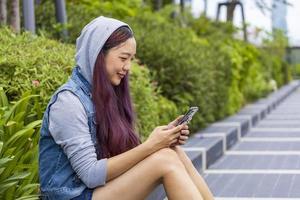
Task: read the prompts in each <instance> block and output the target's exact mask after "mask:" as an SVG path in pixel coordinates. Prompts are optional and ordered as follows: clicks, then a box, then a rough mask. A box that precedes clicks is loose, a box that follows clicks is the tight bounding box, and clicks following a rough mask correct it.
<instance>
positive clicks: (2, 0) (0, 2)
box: [0, 0, 7, 26]
mask: <svg viewBox="0 0 300 200" xmlns="http://www.w3.org/2000/svg"><path fill="white" fill-rule="evenodd" d="M6 24H7V6H6V0H0V26H2V25H6Z"/></svg>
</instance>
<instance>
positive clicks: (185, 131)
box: [180, 130, 190, 135]
mask: <svg viewBox="0 0 300 200" xmlns="http://www.w3.org/2000/svg"><path fill="white" fill-rule="evenodd" d="M180 133H181V135H189V134H190V131H189V130H181V131H180Z"/></svg>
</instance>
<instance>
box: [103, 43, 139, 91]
mask: <svg viewBox="0 0 300 200" xmlns="http://www.w3.org/2000/svg"><path fill="white" fill-rule="evenodd" d="M135 53H136V41H135V39H134V38H129V39H128V40H126V41H125V42H123V43H121V44H120V45H118V46H116V47H113V48H111V49H110V50H109V51H108V53H107V55H106V56H105V63H106V71H107V74H108V78H109V80H110V82H111V83H112V84H113V85H115V86H117V85H119V84H120V82H121V80H122V79H123V78H124V76H125V75H127V73H128V72H129V70H130V67H131V62H132V60H133V59H134V56H135Z"/></svg>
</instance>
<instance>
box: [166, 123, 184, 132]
mask: <svg viewBox="0 0 300 200" xmlns="http://www.w3.org/2000/svg"><path fill="white" fill-rule="evenodd" d="M184 126H185V123H184V124H181V125H178V126H175V127H172V128H169V129H168V130H167V131H166V132H168V133H177V132H180V131H181V130H182V129H183V127H184Z"/></svg>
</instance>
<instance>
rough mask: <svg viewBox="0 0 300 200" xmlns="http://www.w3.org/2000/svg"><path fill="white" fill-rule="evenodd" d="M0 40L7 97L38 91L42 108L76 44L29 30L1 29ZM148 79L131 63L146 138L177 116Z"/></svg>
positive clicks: (70, 63) (0, 77) (66, 70)
mask: <svg viewBox="0 0 300 200" xmlns="http://www.w3.org/2000/svg"><path fill="white" fill-rule="evenodd" d="M0 42H1V44H3V45H1V47H0V80H1V86H2V87H3V88H4V89H5V91H6V92H7V95H8V96H9V99H11V100H17V99H19V98H20V96H21V94H22V93H23V92H24V91H30V90H33V91H34V92H35V93H36V94H39V95H40V97H41V98H40V99H41V107H42V108H41V109H42V110H44V109H45V107H46V105H47V103H48V101H49V99H50V97H51V95H52V94H53V92H54V91H55V90H56V89H57V88H58V87H59V86H60V85H62V84H63V83H64V82H65V81H66V80H67V79H68V77H69V75H70V74H71V70H72V66H73V65H74V61H73V60H74V58H73V57H74V49H75V46H74V45H68V44H61V43H59V42H56V41H53V40H49V39H46V38H44V37H35V36H32V35H30V34H28V33H24V34H22V35H18V36H17V35H15V34H13V33H11V32H10V31H9V30H8V29H0ZM25 49H26V50H25ZM151 81H152V82H153V80H152V78H151V75H150V73H149V71H148V69H147V68H145V67H141V66H139V65H138V64H137V63H134V64H133V67H132V72H131V85H130V87H131V91H132V92H131V95H132V97H133V100H134V103H135V109H136V112H137V116H138V119H137V122H138V124H137V127H138V129H139V132H140V133H141V137H142V138H146V137H147V136H148V135H149V133H151V131H152V129H153V128H154V127H155V126H158V125H162V123H166V122H167V121H170V120H172V119H173V118H175V117H176V114H175V112H174V111H176V108H174V106H166V105H164V104H160V105H158V102H159V101H161V99H162V97H161V96H160V92H159V90H158V88H156V86H155V85H153V84H151ZM164 102H165V103H171V104H172V102H170V101H167V100H166V101H164ZM161 107H163V108H164V109H163V111H164V112H161ZM174 115H175V116H174Z"/></svg>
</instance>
